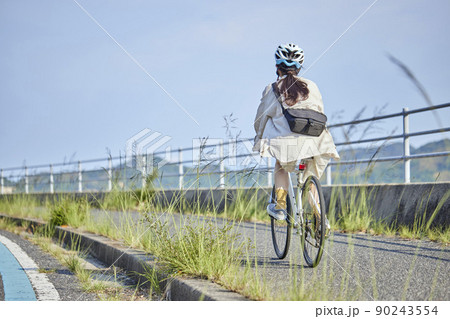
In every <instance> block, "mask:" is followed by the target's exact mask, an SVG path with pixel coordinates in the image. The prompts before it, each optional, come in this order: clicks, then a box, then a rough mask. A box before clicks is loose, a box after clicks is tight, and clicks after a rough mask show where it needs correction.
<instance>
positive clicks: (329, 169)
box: [327, 163, 332, 186]
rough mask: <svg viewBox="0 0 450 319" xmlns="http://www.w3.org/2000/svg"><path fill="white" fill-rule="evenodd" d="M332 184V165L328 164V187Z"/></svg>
mask: <svg viewBox="0 0 450 319" xmlns="http://www.w3.org/2000/svg"><path fill="white" fill-rule="evenodd" d="M331 184H332V182H331V165H330V164H329V163H328V167H327V185H328V186H331Z"/></svg>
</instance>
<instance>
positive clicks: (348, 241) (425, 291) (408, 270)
mask: <svg viewBox="0 0 450 319" xmlns="http://www.w3.org/2000/svg"><path fill="white" fill-rule="evenodd" d="M105 214H106V213H105V212H100V211H93V215H94V216H96V217H97V218H100V217H101V216H104V215H105ZM107 214H108V215H109V218H112V219H113V220H114V221H115V222H116V223H117V224H120V223H121V220H123V218H122V219H121V218H120V216H123V214H124V213H117V212H110V213H107ZM130 216H131V217H132V218H133V220H134V221H135V222H138V221H139V219H140V217H141V216H140V215H139V213H137V212H132V213H130ZM158 216H159V215H158ZM184 218H185V216H182V215H180V214H170V215H169V214H164V215H162V216H161V219H162V220H166V221H168V222H169V223H176V224H179V223H180V221H182V220H183V219H184ZM217 223H218V224H219V225H220V224H222V223H223V220H221V219H218V222H217ZM238 227H239V231H240V232H241V233H242V235H243V237H244V238H247V237H248V238H250V239H251V240H252V241H253V242H254V243H255V250H254V251H253V252H252V253H251V254H252V258H251V259H252V260H254V261H255V265H256V267H257V269H258V273H259V274H260V276H261V277H262V278H263V280H264V281H266V283H267V285H268V286H269V287H270V289H271V291H272V294H273V296H274V297H279V296H283V295H284V296H285V297H286V296H288V295H290V296H294V298H298V295H300V294H306V295H310V296H311V295H314V296H316V297H315V298H319V299H320V298H325V299H338V300H340V299H342V300H353V299H356V300H450V289H449V287H450V276H449V274H450V249H449V248H448V247H445V246H443V245H441V244H437V243H433V242H430V241H419V240H414V241H408V240H402V239H399V238H388V237H383V236H370V235H355V234H353V235H351V234H342V233H334V234H332V235H331V236H330V238H329V240H328V242H327V245H326V247H325V252H324V255H323V257H322V261H321V263H320V265H319V266H318V267H317V268H314V269H311V268H308V267H306V265H305V263H304V261H303V256H302V253H301V249H300V245H299V236H295V235H294V237H293V243H292V245H291V249H290V252H289V254H288V256H287V258H286V259H284V260H279V259H277V258H276V255H275V253H274V250H273V245H272V238H271V233H270V225H266V224H262V223H247V222H246V223H241V224H240V225H239V226H238ZM301 287H303V290H301ZM295 296H297V297H295Z"/></svg>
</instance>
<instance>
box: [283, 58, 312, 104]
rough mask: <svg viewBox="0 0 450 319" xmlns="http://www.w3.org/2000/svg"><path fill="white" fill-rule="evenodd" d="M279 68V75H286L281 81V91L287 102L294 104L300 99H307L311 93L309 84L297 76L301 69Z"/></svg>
mask: <svg viewBox="0 0 450 319" xmlns="http://www.w3.org/2000/svg"><path fill="white" fill-rule="evenodd" d="M277 69H278V70H277V74H278V75H281V76H284V75H286V77H285V78H283V79H281V82H280V92H281V94H283V96H284V101H285V102H286V104H287V105H289V106H292V105H295V104H297V103H298V101H304V100H306V99H307V98H308V95H309V89H308V85H307V84H306V83H305V82H303V81H301V80H300V79H298V78H296V77H295V76H296V75H297V74H298V71H300V70H286V69H284V68H282V67H279V66H278V68H277Z"/></svg>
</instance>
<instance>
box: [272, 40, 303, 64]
mask: <svg viewBox="0 0 450 319" xmlns="http://www.w3.org/2000/svg"><path fill="white" fill-rule="evenodd" d="M303 58H304V54H303V50H302V49H301V48H300V47H299V46H298V45H296V44H293V43H289V44H284V45H279V46H278V48H277V50H276V51H275V61H276V63H277V65H280V64H284V65H282V67H283V68H285V69H296V70H297V69H300V68H301V67H302V64H303Z"/></svg>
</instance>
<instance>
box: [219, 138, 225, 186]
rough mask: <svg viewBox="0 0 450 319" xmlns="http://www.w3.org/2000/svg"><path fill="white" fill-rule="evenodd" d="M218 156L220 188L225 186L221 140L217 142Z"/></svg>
mask: <svg viewBox="0 0 450 319" xmlns="http://www.w3.org/2000/svg"><path fill="white" fill-rule="evenodd" d="M219 157H220V188H225V159H224V156H223V142H222V141H221V142H220V143H219Z"/></svg>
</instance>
